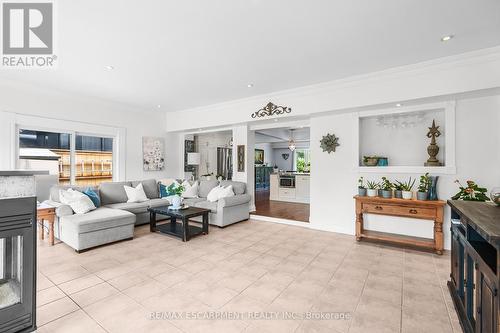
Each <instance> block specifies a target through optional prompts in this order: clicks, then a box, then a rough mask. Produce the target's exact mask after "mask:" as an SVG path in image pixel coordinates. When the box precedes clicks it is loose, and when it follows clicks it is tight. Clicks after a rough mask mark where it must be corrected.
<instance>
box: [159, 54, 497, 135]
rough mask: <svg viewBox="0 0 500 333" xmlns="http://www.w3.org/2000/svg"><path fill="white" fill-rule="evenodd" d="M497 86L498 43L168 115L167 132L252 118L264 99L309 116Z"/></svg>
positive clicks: (292, 113) (291, 114) (294, 112)
mask: <svg viewBox="0 0 500 333" xmlns="http://www.w3.org/2000/svg"><path fill="white" fill-rule="evenodd" d="M498 87H500V47H493V48H490V49H483V50H478V51H473V52H469V53H464V54H459V55H455V56H450V57H445V58H440V59H435V60H431V61H426V62H422V63H418V64H412V65H408V66H402V67H397V68H391V69H388V70H384V71H380V72H375V73H369V74H364V75H359V76H354V77H349V78H346V79H342V80H336V81H331V82H325V83H321V84H317V85H312V86H307V87H299V88H295V89H290V90H286V91H278V92H274V93H271V94H266V95H259V96H254V97H250V98H245V99H240V100H233V101H228V102H225V103H220V104H214V105H208V106H203V107H198V108H194V109H189V110H182V111H180V112H169V113H168V114H167V120H168V119H171V120H172V121H167V131H181V130H188V129H189V130H191V129H197V128H200V127H201V128H206V127H212V126H232V125H233V124H240V123H243V122H252V121H255V119H253V118H251V115H252V114H253V113H254V112H255V111H256V110H258V109H260V108H261V107H263V106H264V105H266V104H267V103H268V102H269V101H272V102H273V103H275V104H278V105H284V106H288V107H291V108H292V112H291V113H290V114H287V115H282V116H275V117H273V118H275V119H276V120H278V118H280V119H283V120H285V119H286V118H289V117H290V116H301V117H304V116H308V115H310V114H314V113H319V112H331V111H335V110H345V109H352V108H364V107H372V106H374V105H382V104H387V105H394V104H396V103H400V102H403V103H404V102H405V101H409V100H416V99H425V98H430V97H439V96H445V95H453V94H461V93H464V92H470V91H477V90H482V89H490V88H498Z"/></svg>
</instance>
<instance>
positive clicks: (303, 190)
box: [295, 175, 310, 200]
mask: <svg viewBox="0 0 500 333" xmlns="http://www.w3.org/2000/svg"><path fill="white" fill-rule="evenodd" d="M309 179H310V177H309V176H301V175H297V176H295V188H296V191H295V197H296V198H297V199H302V200H309V192H310V184H309Z"/></svg>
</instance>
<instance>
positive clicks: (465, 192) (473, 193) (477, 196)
mask: <svg viewBox="0 0 500 333" xmlns="http://www.w3.org/2000/svg"><path fill="white" fill-rule="evenodd" d="M455 183H456V184H458V186H459V188H460V191H459V192H458V193H457V194H455V195H454V196H452V197H451V199H452V200H466V201H489V200H490V199H489V198H488V196H487V195H486V194H485V193H486V192H487V191H488V190H487V189H486V188H484V187H479V185H477V184H476V183H475V182H474V181H472V180H468V181H467V187H464V186H462V184H460V182H459V181H458V179H457V180H455Z"/></svg>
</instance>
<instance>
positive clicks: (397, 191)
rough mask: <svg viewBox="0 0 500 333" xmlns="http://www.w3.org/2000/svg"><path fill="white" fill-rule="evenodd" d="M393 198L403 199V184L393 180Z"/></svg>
mask: <svg viewBox="0 0 500 333" xmlns="http://www.w3.org/2000/svg"><path fill="white" fill-rule="evenodd" d="M393 185H394V198H396V199H402V198H403V183H401V182H400V181H399V180H395V181H394V183H393Z"/></svg>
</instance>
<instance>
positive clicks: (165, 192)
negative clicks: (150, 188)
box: [160, 180, 179, 198]
mask: <svg viewBox="0 0 500 333" xmlns="http://www.w3.org/2000/svg"><path fill="white" fill-rule="evenodd" d="M177 186H179V183H178V182H177V181H175V180H174V181H173V183H171V184H170V185H169V186H166V185H163V184H162V183H160V198H167V197H170V196H172V195H175V192H174V189H175V188H176V187H177Z"/></svg>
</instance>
